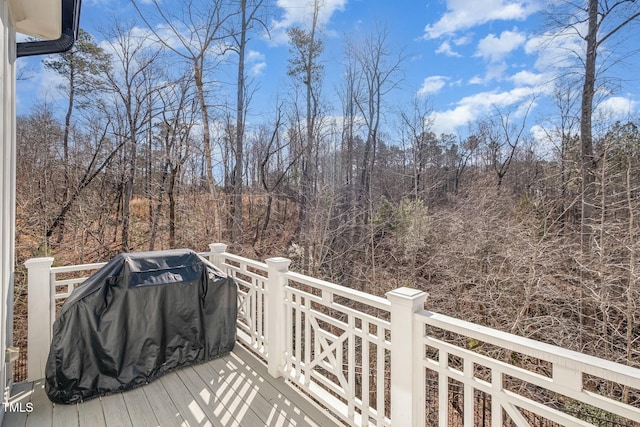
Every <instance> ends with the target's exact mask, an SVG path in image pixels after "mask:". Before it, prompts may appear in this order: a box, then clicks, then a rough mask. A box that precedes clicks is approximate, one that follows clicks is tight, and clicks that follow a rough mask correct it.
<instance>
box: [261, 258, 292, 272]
mask: <svg viewBox="0 0 640 427" xmlns="http://www.w3.org/2000/svg"><path fill="white" fill-rule="evenodd" d="M265 262H266V263H267V266H269V267H273V268H276V269H277V270H278V271H287V270H288V269H289V265H291V260H290V259H289V258H285V257H281V256H278V257H273V258H267V259H266V260H265Z"/></svg>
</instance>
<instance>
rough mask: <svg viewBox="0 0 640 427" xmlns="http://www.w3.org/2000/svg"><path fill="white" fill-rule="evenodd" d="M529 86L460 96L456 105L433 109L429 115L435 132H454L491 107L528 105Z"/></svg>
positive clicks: (487, 111) (530, 92)
mask: <svg viewBox="0 0 640 427" xmlns="http://www.w3.org/2000/svg"><path fill="white" fill-rule="evenodd" d="M532 95H533V94H532V91H531V89H530V88H524V87H521V88H515V89H512V90H509V91H505V92H496V91H490V92H479V93H476V94H474V95H471V96H467V97H465V98H462V99H461V100H460V101H459V102H458V103H457V105H456V106H455V107H454V108H452V109H450V110H446V111H435V112H433V114H432V115H431V118H432V119H433V127H434V130H435V131H436V133H438V134H439V133H455V132H456V130H457V129H458V128H460V127H462V126H467V125H468V124H469V123H472V122H474V121H475V120H477V119H478V118H480V117H482V116H483V115H485V114H487V113H489V112H490V111H491V109H492V108H494V107H496V108H501V109H502V108H506V107H510V106H514V105H520V106H527V107H528V106H529V104H528V103H527V102H526V101H527V100H528V99H530V98H531V97H532Z"/></svg>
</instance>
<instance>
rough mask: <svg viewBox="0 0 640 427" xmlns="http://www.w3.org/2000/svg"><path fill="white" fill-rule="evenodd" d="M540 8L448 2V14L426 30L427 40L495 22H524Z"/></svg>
mask: <svg viewBox="0 0 640 427" xmlns="http://www.w3.org/2000/svg"><path fill="white" fill-rule="evenodd" d="M541 7H542V2H541V1H540V0H484V1H469V0H447V12H446V13H445V14H444V15H442V17H441V18H440V20H439V21H438V22H436V23H435V24H429V25H427V26H426V27H425V29H424V31H425V35H424V37H425V38H426V39H436V38H439V37H442V36H444V35H448V34H454V33H456V32H458V31H460V30H466V29H469V28H473V27H475V26H477V25H482V24H485V23H487V22H491V21H496V20H503V21H510V20H524V19H526V18H527V17H528V16H529V15H531V14H533V13H534V12H536V11H538V10H539V9H540V8H541Z"/></svg>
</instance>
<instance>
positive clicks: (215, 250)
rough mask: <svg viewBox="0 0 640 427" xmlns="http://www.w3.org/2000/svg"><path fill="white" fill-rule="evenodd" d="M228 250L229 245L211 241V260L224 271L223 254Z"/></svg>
mask: <svg viewBox="0 0 640 427" xmlns="http://www.w3.org/2000/svg"><path fill="white" fill-rule="evenodd" d="M226 250H227V245H226V244H224V243H209V251H210V252H211V255H209V261H210V262H211V264H213V265H215V266H216V267H218V268H219V269H220V270H222V271H224V268H223V266H222V261H223V259H222V254H223V253H224V252H225V251H226Z"/></svg>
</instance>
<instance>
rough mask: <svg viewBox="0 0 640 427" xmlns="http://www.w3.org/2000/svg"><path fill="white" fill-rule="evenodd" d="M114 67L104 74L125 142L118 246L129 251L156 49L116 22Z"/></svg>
mask: <svg viewBox="0 0 640 427" xmlns="http://www.w3.org/2000/svg"><path fill="white" fill-rule="evenodd" d="M107 36H108V40H109V45H110V47H111V55H112V59H113V62H112V63H113V68H112V69H110V70H109V72H108V73H107V81H108V84H109V89H110V91H111V92H112V93H113V97H114V108H115V111H116V114H117V115H118V116H119V117H118V119H117V121H116V122H114V123H112V125H113V126H114V132H115V133H116V135H117V136H118V137H119V138H120V140H121V141H123V142H122V144H124V147H125V152H124V161H123V164H124V165H125V166H124V176H123V191H122V235H121V242H122V243H121V247H122V250H123V251H129V250H130V249H131V247H130V240H129V232H130V220H131V218H130V210H129V205H130V202H131V200H132V199H133V190H134V180H135V176H136V174H137V172H138V162H137V157H138V142H139V137H140V134H141V132H143V131H144V130H145V129H146V130H147V131H150V126H151V119H152V116H153V114H154V112H153V104H154V99H153V98H154V96H155V93H156V89H157V87H156V83H157V82H154V81H153V80H154V78H157V77H158V70H157V69H155V68H154V67H156V66H157V64H156V61H157V58H158V56H159V55H160V50H159V49H150V48H149V46H148V45H147V43H146V40H144V39H141V38H139V37H135V36H134V35H133V34H132V32H131V28H127V27H125V26H122V25H119V24H116V25H115V26H114V28H113V33H112V34H108V35H107Z"/></svg>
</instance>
